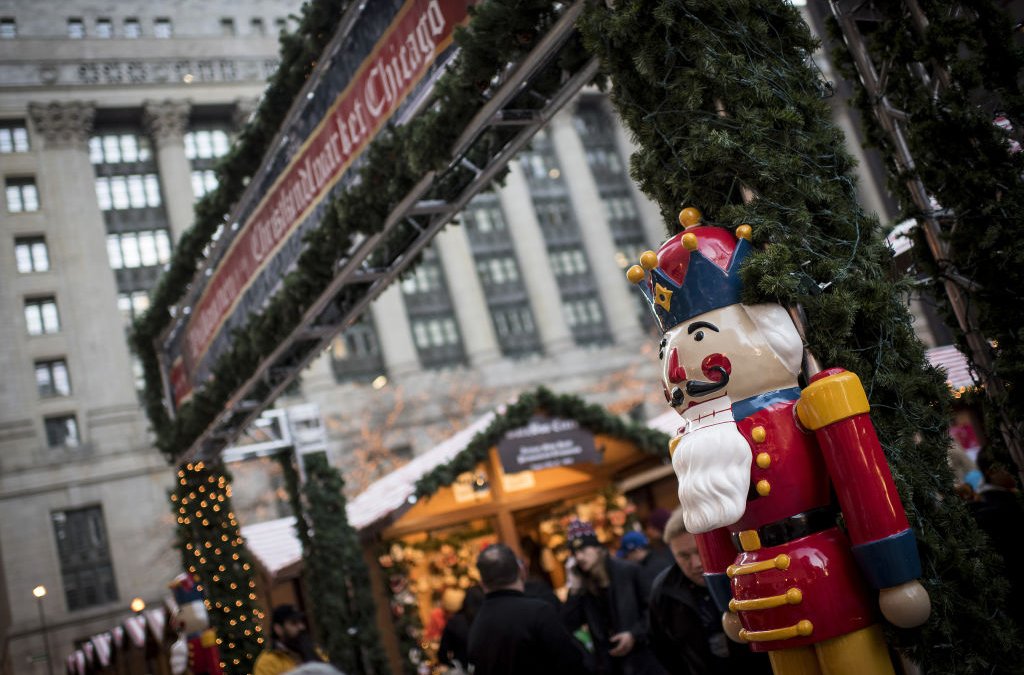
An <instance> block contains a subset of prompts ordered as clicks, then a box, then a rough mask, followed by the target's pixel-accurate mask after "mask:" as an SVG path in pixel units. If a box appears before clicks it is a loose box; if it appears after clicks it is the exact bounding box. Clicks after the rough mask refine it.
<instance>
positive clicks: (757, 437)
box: [750, 427, 768, 443]
mask: <svg viewBox="0 0 1024 675" xmlns="http://www.w3.org/2000/svg"><path fill="white" fill-rule="evenodd" d="M750 436H751V438H753V439H754V442H755V443H764V439H766V438H768V432H767V431H765V430H764V427H754V428H753V429H751V430H750Z"/></svg>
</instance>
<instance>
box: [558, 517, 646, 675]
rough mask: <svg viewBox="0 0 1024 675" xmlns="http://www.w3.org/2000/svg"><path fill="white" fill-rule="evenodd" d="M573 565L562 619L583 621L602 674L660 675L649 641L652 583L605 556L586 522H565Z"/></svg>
mask: <svg viewBox="0 0 1024 675" xmlns="http://www.w3.org/2000/svg"><path fill="white" fill-rule="evenodd" d="M568 539H569V548H570V550H571V551H572V560H573V561H574V565H573V566H572V567H571V568H570V572H569V588H570V590H569V597H568V599H567V600H566V603H565V605H564V606H563V607H562V621H563V622H564V623H565V626H566V628H568V629H569V630H573V631H575V630H577V629H578V628H580V626H582V625H584V624H586V626H587V629H588V630H589V631H590V636H591V639H592V641H593V644H594V661H595V665H596V668H597V670H596V672H597V673H600V674H601V675H663V673H664V670H662V668H661V667H660V666H659V665H658V661H657V659H655V657H654V655H653V654H652V653H651V650H650V648H649V646H648V644H647V597H648V595H649V593H650V586H649V584H648V582H647V581H646V579H645V577H644V575H643V572H642V570H641V569H640V567H639V566H638V565H636V564H634V563H631V562H627V561H625V560H618V559H616V558H613V557H611V556H609V555H608V551H607V549H605V548H604V547H603V546H601V543H600V542H599V541H598V539H597V536H596V535H595V534H594V531H593V529H592V528H591V527H590V525H589V524H587V523H581V522H580V521H574V522H572V523H570V525H569V536H568Z"/></svg>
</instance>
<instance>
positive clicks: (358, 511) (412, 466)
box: [348, 411, 500, 530]
mask: <svg viewBox="0 0 1024 675" xmlns="http://www.w3.org/2000/svg"><path fill="white" fill-rule="evenodd" d="M499 413H500V411H499ZM494 416H495V413H494V412H489V413H487V414H486V415H484V416H483V417H481V418H480V419H478V420H476V421H474V422H473V423H472V424H470V425H469V426H468V427H466V428H465V429H463V430H462V431H459V432H457V433H456V434H454V435H453V436H451V437H450V438H448V439H446V440H445V441H444V442H442V443H440V444H439V445H436V446H434V447H433V448H431V449H430V450H428V451H426V452H424V453H423V454H422V455H418V456H416V457H415V458H413V460H412V461H410V462H409V463H408V464H406V465H405V466H402V467H400V468H398V469H396V470H394V471H392V472H391V473H389V474H388V475H387V476H384V477H383V478H381V479H380V480H378V481H377V482H375V483H373V484H372V485H370V487H368V488H366V490H364V491H363V492H362V494H360V495H359V496H358V497H356V498H355V499H353V500H352V501H351V502H349V503H348V522H349V523H351V525H352V527H354V528H356V529H357V530H362V529H364V528H366V527H368V526H370V525H373V524H374V523H376V522H377V521H378V520H381V519H382V518H385V517H387V516H389V515H391V514H392V513H394V512H395V511H397V510H398V509H400V508H402V506H404V505H405V504H407V503H408V500H409V498H410V497H412V496H413V494H415V492H416V481H418V480H419V479H420V478H422V477H423V476H424V475H426V474H427V472H429V471H431V470H433V469H436V468H437V467H439V466H441V465H442V464H445V463H447V462H450V461H451V460H452V459H453V458H454V457H455V456H456V455H457V454H459V453H460V452H462V451H463V450H465V449H466V447H467V446H468V445H469V442H470V441H472V440H473V437H474V436H476V435H477V434H478V433H480V432H481V431H483V430H484V429H486V428H487V427H488V426H489V425H490V424H491V422H492V421H494Z"/></svg>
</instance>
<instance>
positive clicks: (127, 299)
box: [117, 293, 132, 321]
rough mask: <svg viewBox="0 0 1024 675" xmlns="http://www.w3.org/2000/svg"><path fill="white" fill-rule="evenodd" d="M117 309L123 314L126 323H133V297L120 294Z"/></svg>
mask: <svg viewBox="0 0 1024 675" xmlns="http://www.w3.org/2000/svg"><path fill="white" fill-rule="evenodd" d="M117 308H118V310H120V312H121V316H122V317H124V319H125V321H131V319H132V296H130V295H128V294H127V293H118V295H117Z"/></svg>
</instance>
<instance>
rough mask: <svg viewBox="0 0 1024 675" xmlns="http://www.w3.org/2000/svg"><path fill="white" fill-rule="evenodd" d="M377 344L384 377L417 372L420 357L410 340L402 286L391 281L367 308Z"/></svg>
mask: <svg viewBox="0 0 1024 675" xmlns="http://www.w3.org/2000/svg"><path fill="white" fill-rule="evenodd" d="M370 311H371V312H372V314H373V325H374V328H376V330H377V341H378V342H379V343H380V351H381V353H382V354H383V355H384V365H385V366H387V370H388V375H390V376H391V377H393V378H399V377H401V376H402V375H408V374H410V373H414V372H418V371H419V370H420V355H419V352H418V351H416V343H414V342H413V340H412V327H411V326H410V324H409V313H408V312H407V311H406V310H405V299H404V298H403V297H402V286H401V284H400V283H399V282H397V281H395V282H394V283H392V284H391V285H390V286H388V288H387V290H385V291H384V292H383V293H381V294H380V296H379V297H378V298H377V299H376V300H374V301H373V304H372V305H370Z"/></svg>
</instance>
